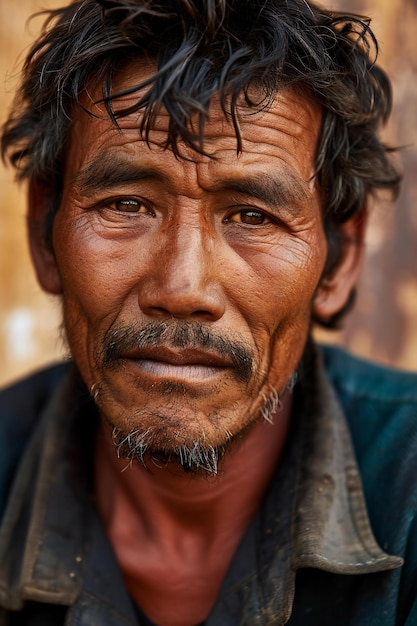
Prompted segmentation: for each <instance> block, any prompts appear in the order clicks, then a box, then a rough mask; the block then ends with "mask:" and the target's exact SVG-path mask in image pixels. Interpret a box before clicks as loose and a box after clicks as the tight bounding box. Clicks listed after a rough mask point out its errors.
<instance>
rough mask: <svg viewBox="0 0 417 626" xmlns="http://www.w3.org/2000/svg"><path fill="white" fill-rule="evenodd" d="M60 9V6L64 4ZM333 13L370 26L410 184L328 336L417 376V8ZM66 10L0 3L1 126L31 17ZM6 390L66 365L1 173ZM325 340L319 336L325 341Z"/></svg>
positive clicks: (376, 236) (372, 238) (381, 1)
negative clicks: (55, 363)
mask: <svg viewBox="0 0 417 626" xmlns="http://www.w3.org/2000/svg"><path fill="white" fill-rule="evenodd" d="M62 2H64V0H62ZM323 4H325V5H326V6H329V7H330V6H331V7H333V8H339V9H343V7H345V8H346V9H348V10H356V11H359V12H362V13H366V14H368V15H370V16H372V17H373V18H374V20H373V26H374V29H375V31H376V33H377V35H378V37H379V39H380V41H381V47H382V53H381V63H382V65H383V66H384V67H385V68H386V69H387V70H388V72H389V73H390V75H391V77H392V79H393V84H394V91H395V112H394V116H393V120H392V123H391V124H390V127H389V128H388V129H387V134H386V136H387V139H388V140H389V141H391V142H392V143H396V144H401V145H403V146H405V148H404V150H403V151H402V162H403V168H404V171H405V176H406V182H405V185H404V189H403V193H402V195H401V197H400V199H399V201H398V202H397V203H396V205H395V206H394V207H390V206H387V205H382V206H378V207H376V208H375V209H374V211H373V216H372V219H371V224H370V229H369V237H368V244H367V261H366V271H365V272H364V275H363V279H362V282H361V285H360V292H359V300H358V304H357V308H356V311H355V313H354V314H353V315H352V316H351V317H350V319H349V321H348V323H347V325H346V328H345V330H344V331H343V332H342V333H338V334H337V335H334V334H332V335H326V336H324V338H325V340H326V341H337V342H339V343H344V344H346V345H348V346H350V347H351V348H352V349H353V350H354V351H355V352H357V353H359V354H362V355H364V356H367V357H371V358H374V359H377V360H379V361H382V362H387V363H393V364H396V365H400V366H404V367H407V368H409V369H414V370H417V208H416V200H417V183H415V182H414V181H415V179H416V177H417V149H416V143H417V81H416V65H417V39H416V37H415V28H416V26H417V8H416V7H415V2H414V0H363V1H362V0H361V1H359V0H356V1H355V0H350V1H349V2H347V1H346V0H344V1H343V0H339V1H338V0H333V2H331V1H330V0H328V1H327V2H325V3H323ZM60 5H61V1H59V2H57V1H56V0H49V2H45V1H43V2H41V1H40V0H0V102H1V107H0V120H3V119H4V116H5V111H6V110H7V108H8V107H9V106H10V102H11V96H12V93H13V90H14V87H15V85H16V77H15V74H16V72H17V69H18V65H16V59H17V57H18V55H19V54H20V53H21V52H22V50H23V49H24V48H26V47H27V46H28V44H29V42H30V41H31V40H32V39H33V38H34V36H35V35H36V33H37V32H38V30H39V27H40V23H41V20H39V19H36V20H35V21H33V22H31V23H30V24H29V25H28V24H26V20H27V18H28V16H29V15H30V14H31V13H33V12H34V11H35V10H39V9H40V8H41V6H42V7H45V6H46V7H54V6H55V7H56V6H60ZM0 207H1V210H0V384H4V383H6V382H8V381H10V380H12V379H14V378H16V377H18V376H20V375H23V374H24V373H26V372H27V371H30V370H32V369H33V368H35V367H38V366H40V365H41V364H44V363H47V362H50V361H51V360H54V359H57V358H60V357H61V356H62V355H63V354H64V348H63V345H62V341H61V339H60V332H59V325H60V310H59V303H57V302H55V301H54V300H53V299H51V298H50V297H47V296H45V295H44V294H43V293H41V290H40V288H39V287H38V286H37V283H36V280H35V277H34V274H33V271H32V269H31V265H30V261H29V254H28V251H27V245H26V237H25V190H24V189H21V190H19V189H18V188H17V187H16V185H15V184H14V183H13V182H12V173H11V172H10V171H6V170H4V169H3V168H0ZM320 337H323V335H320Z"/></svg>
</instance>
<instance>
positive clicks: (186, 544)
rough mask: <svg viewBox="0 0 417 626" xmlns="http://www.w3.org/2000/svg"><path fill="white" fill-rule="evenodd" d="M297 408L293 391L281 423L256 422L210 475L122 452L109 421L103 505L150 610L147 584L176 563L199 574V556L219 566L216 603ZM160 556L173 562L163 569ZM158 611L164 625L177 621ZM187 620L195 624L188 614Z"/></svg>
mask: <svg viewBox="0 0 417 626" xmlns="http://www.w3.org/2000/svg"><path fill="white" fill-rule="evenodd" d="M290 413H291V398H290V396H289V395H288V394H286V395H285V396H284V397H283V409H282V410H281V411H280V412H279V413H278V414H276V415H275V416H273V420H272V422H273V423H269V422H266V421H262V422H259V423H257V424H255V425H254V426H253V427H252V428H251V429H250V430H248V432H247V433H246V434H245V437H244V438H243V439H242V440H241V441H240V442H239V443H238V444H236V447H235V448H234V449H232V450H231V451H230V452H227V453H226V455H225V457H224V458H223V459H222V461H221V463H220V465H219V470H220V471H219V474H218V475H215V476H207V477H205V476H202V475H191V474H188V473H186V472H184V470H183V469H182V468H181V467H179V466H177V465H175V464H174V463H171V464H168V465H166V466H164V467H157V466H155V465H153V464H152V463H151V464H150V465H149V468H146V467H144V466H143V465H141V464H139V463H133V464H129V462H128V461H126V460H123V459H118V458H117V455H116V450H115V447H114V445H113V443H112V441H111V429H110V427H109V426H107V425H106V424H105V423H104V422H103V423H102V426H101V429H100V431H99V435H98V438H97V447H96V457H95V488H96V497H97V505H98V509H99V513H100V515H101V518H102V520H103V522H104V526H105V529H106V531H107V534H108V536H109V538H110V541H111V543H112V544H113V548H114V550H115V552H116V555H117V557H118V560H119V563H120V565H121V568H122V572H123V573H124V575H125V580H126V583H127V586H128V588H129V591H130V592H131V594H132V595H133V596H134V597H135V598H136V600H137V602H138V603H139V604H140V605H141V606H142V607H143V608H144V610H145V609H146V599H145V598H144V597H143V596H142V593H141V590H143V589H146V588H147V583H149V582H150V585H151V586H150V588H149V585H148V590H147V597H148V598H150V597H152V590H153V588H154V587H155V584H154V586H153V587H152V580H155V581H156V580H159V579H160V577H161V575H163V572H165V575H167V576H169V568H170V567H171V570H172V571H173V572H175V573H176V575H177V579H178V580H180V579H181V572H182V570H183V569H184V568H185V569H187V572H189V574H190V581H192V579H193V574H192V572H193V563H194V570H195V572H197V571H198V570H201V563H202V562H204V563H205V564H206V565H207V567H205V572H206V573H207V570H208V569H209V570H210V569H211V580H210V585H211V588H210V589H208V590H207V592H206V596H210V598H211V599H210V601H207V611H208V610H209V608H210V607H211V604H212V603H213V601H214V599H215V597H216V595H217V592H218V589H219V587H220V584H221V582H222V579H223V577H224V575H225V573H226V571H227V567H228V565H229V563H230V560H231V558H232V556H233V554H234V552H235V550H236V548H237V545H238V543H239V541H240V539H241V538H242V536H243V534H244V532H245V530H246V529H247V527H248V525H249V523H250V522H251V520H252V519H253V517H254V516H255V514H256V512H257V511H258V510H259V508H260V505H261V502H262V499H263V496H264V494H265V491H266V489H267V487H268V485H269V483H270V480H271V477H272V475H273V472H274V470H275V467H276V465H277V462H278V460H279V458H280V456H281V452H282V449H283V447H284V444H285V441H286V438H287V434H288V427H289V418H290ZM153 560H154V563H152V561H153ZM157 562H162V563H164V564H165V565H164V570H163V572H162V571H161V572H159V574H158V567H157ZM170 564H171V565H170ZM182 573H184V572H182ZM158 576H159V578H158ZM194 576H195V573H194ZM171 578H172V576H171ZM185 578H187V576H185ZM190 581H189V582H190ZM136 583H138V585H137V584H136ZM139 583H140V585H139ZM165 590H166V584H165ZM178 593H179V591H178V590H176V594H177V595H178ZM188 594H189V587H188ZM197 604H198V605H199V606H204V601H203V602H201V598H200V599H199V601H198V602H197ZM152 608H153V607H152V606H151V610H150V611H149V608H148V614H149V616H150V617H152ZM203 612H204V611H203ZM153 617H154V619H155V618H156V621H157V623H158V624H159V623H160V624H165V623H166V624H170V623H171V622H170V621H169V620H168V621H164V619H162V617H161V616H158V615H154V616H153ZM204 617H205V616H204V615H202V616H198V619H200V618H202V619H204ZM181 619H182V620H183V622H182V623H183V624H186V623H187V620H186V618H185V617H184V616H183V617H182V618H181ZM158 620H159V621H158ZM200 621H201V619H200ZM180 623H181V622H180ZM190 623H192V621H191V622H190ZM194 623H195V622H194Z"/></svg>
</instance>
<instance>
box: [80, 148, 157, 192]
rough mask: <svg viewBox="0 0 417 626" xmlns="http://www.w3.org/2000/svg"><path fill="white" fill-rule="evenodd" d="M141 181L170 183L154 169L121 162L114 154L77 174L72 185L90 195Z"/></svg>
mask: <svg viewBox="0 0 417 626" xmlns="http://www.w3.org/2000/svg"><path fill="white" fill-rule="evenodd" d="M141 180H155V181H159V182H162V183H168V177H167V176H165V175H164V174H163V173H162V172H160V171H158V170H157V169H155V168H154V167H147V166H143V165H140V164H139V163H136V162H132V161H127V160H121V159H120V158H117V156H116V157H115V156H114V154H106V153H104V154H102V155H100V157H96V158H95V159H93V160H92V161H91V163H89V164H88V165H87V166H86V167H85V168H83V169H82V170H80V171H79V172H77V174H75V176H74V178H73V179H72V185H73V186H74V187H75V189H77V191H79V192H81V193H85V194H87V195H88V194H94V193H96V192H98V191H101V190H103V189H111V188H112V187H117V186H119V185H126V184H129V183H135V182H139V181H141Z"/></svg>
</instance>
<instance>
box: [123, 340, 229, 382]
mask: <svg viewBox="0 0 417 626" xmlns="http://www.w3.org/2000/svg"><path fill="white" fill-rule="evenodd" d="M124 359H125V360H126V361H128V362H130V363H132V365H134V367H135V368H137V369H138V370H139V371H140V372H141V373H142V374H144V375H146V376H149V377H151V378H154V379H158V380H170V381H179V382H183V383H186V382H204V381H205V380H209V379H212V378H213V377H215V376H218V375H219V374H222V373H224V371H225V370H227V369H231V368H232V367H233V364H232V363H231V362H230V361H229V360H228V359H227V358H226V357H223V356H221V355H218V354H214V353H212V352H206V351H202V350H195V349H190V348H189V349H186V350H173V349H171V348H166V347H160V346H158V347H154V348H146V349H143V350H141V349H137V350H133V351H130V352H128V353H127V354H126V355H125V356H124Z"/></svg>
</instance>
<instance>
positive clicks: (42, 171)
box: [2, 0, 400, 326]
mask: <svg viewBox="0 0 417 626" xmlns="http://www.w3.org/2000/svg"><path fill="white" fill-rule="evenodd" d="M377 54H378V45H377V41H376V39H375V37H374V35H373V33H372V31H371V30H370V28H369V20H368V19H365V18H361V17H359V16H356V15H342V14H339V13H333V12H330V11H327V10H324V9H322V8H319V7H318V6H316V5H314V4H311V3H309V2H307V1H306V0H81V1H78V2H73V3H71V4H70V5H68V6H66V7H63V8H61V9H57V10H52V11H49V12H47V19H46V22H45V25H44V29H43V32H42V35H41V37H40V38H39V39H38V40H37V41H36V42H35V44H34V45H33V47H32V48H31V50H30V52H29V54H28V56H27V59H26V63H25V65H24V70H23V79H22V83H21V87H20V90H19V92H18V94H17V97H16V101H15V104H14V107H13V110H12V113H11V115H10V117H9V119H8V121H6V123H5V125H4V128H3V136H2V155H3V159H7V158H8V159H9V160H10V162H11V163H12V165H13V166H15V168H16V169H17V176H18V178H19V179H26V178H38V179H41V180H43V181H45V182H46V183H47V184H48V185H49V186H50V188H51V199H52V200H51V204H52V209H51V213H52V218H53V213H54V211H56V210H57V208H58V207H59V202H60V194H61V185H62V179H63V170H64V162H65V161H64V160H65V152H66V146H67V143H68V137H69V135H70V132H71V114H72V111H73V108H74V107H75V106H82V105H81V103H80V96H81V95H82V94H83V92H84V91H85V90H86V88H87V87H91V85H92V84H94V85H97V84H101V85H102V94H103V102H104V103H105V105H106V108H107V112H108V115H109V116H110V118H111V119H112V120H113V122H114V124H116V125H117V120H118V118H120V117H122V116H124V115H128V114H129V113H131V112H133V111H137V110H141V111H142V113H143V115H142V121H141V127H140V131H141V134H142V136H143V137H144V138H145V139H146V138H147V137H148V134H149V132H150V130H151V128H152V125H153V123H154V120H155V118H156V116H157V115H158V112H159V110H160V109H161V107H164V108H165V109H166V110H167V111H168V113H169V117H170V122H169V129H168V133H167V136H166V146H167V147H170V148H171V149H173V150H174V152H176V153H177V154H178V142H179V141H180V140H182V141H184V142H186V143H187V144H188V145H190V146H191V147H193V148H194V149H195V150H196V151H198V152H204V127H205V121H206V117H207V112H208V109H209V106H210V101H211V98H212V97H213V95H214V94H218V95H219V96H220V102H221V106H222V108H223V110H224V113H225V115H226V116H230V119H231V120H232V122H233V124H234V127H235V132H236V140H237V150H238V151H239V150H240V149H241V140H240V134H239V125H238V121H237V101H238V99H239V98H240V97H241V96H242V95H243V96H244V99H245V103H246V105H247V107H248V108H249V109H251V110H254V111H256V110H258V109H261V108H266V107H268V106H269V105H270V104H271V103H272V102H273V99H274V97H275V95H276V94H277V92H278V91H279V90H280V89H282V88H283V87H288V86H290V87H293V88H294V89H302V90H303V91H304V92H305V91H308V92H309V93H311V94H312V95H313V97H315V98H316V99H317V100H318V102H319V103H320V104H321V105H322V107H323V122H322V129H321V135H320V140H319V145H318V147H317V154H316V175H317V179H318V182H319V184H320V186H321V189H322V192H323V198H324V200H323V212H324V224H325V229H326V234H327V238H328V242H329V253H328V258H327V263H326V267H325V273H324V274H325V275H331V272H332V271H333V270H334V268H335V267H336V266H337V263H338V260H339V258H340V254H341V250H342V247H343V241H342V238H341V235H340V225H341V224H343V222H345V221H346V220H348V219H349V218H351V217H352V216H354V215H357V214H361V212H364V211H365V209H366V205H367V200H368V198H369V196H370V194H372V193H374V192H375V191H376V190H378V189H384V188H385V189H389V190H391V191H392V192H393V193H394V194H396V192H397V190H398V186H399V180H400V177H399V174H398V172H397V171H396V168H395V166H394V165H393V163H392V160H391V155H390V152H391V150H390V149H389V148H388V147H386V146H385V145H383V144H382V143H381V141H380V139H379V136H378V133H379V129H380V126H381V124H383V123H384V122H385V121H386V119H387V117H388V115H389V113H390V110H391V89H390V83H389V80H388V78H387V76H386V74H385V73H384V72H383V71H382V70H381V69H380V68H379V67H378V66H377V65H376V64H375V62H376V58H377ZM138 58H143V59H146V60H147V61H151V62H152V63H154V64H155V66H156V68H157V69H156V72H155V74H154V75H153V76H152V77H151V78H148V79H147V80H146V81H145V82H143V83H141V84H138V85H136V86H133V87H131V88H130V89H129V90H125V91H124V92H118V93H114V92H113V87H112V85H113V79H114V76H115V74H116V73H117V71H118V69H119V68H120V67H121V66H122V65H124V64H126V63H128V62H129V61H130V60H133V59H138ZM253 85H256V87H257V89H256V93H258V94H261V95H260V97H259V99H257V100H256V101H255V100H254V98H253V96H251V94H252V93H253V90H251V89H250V87H252V86H253ZM144 87H145V88H146V89H145V95H139V94H138V98H137V101H136V103H135V104H134V105H133V106H131V107H129V108H126V109H124V110H122V111H121V110H119V109H118V110H117V113H116V112H115V111H114V110H113V106H112V103H113V101H114V100H115V99H116V98H118V97H119V96H121V95H123V94H126V93H127V92H129V93H135V92H136V91H138V92H139V90H141V89H143V88H144ZM141 94H143V92H141ZM195 116H197V119H198V122H199V123H198V124H197V128H196V125H193V126H191V125H190V119H191V118H192V117H193V118H195ZM49 224H51V220H49ZM49 227H50V226H49ZM46 230H47V228H46ZM351 300H352V299H351ZM345 312H346V307H345V309H344V310H343V311H341V312H340V313H338V314H337V315H336V316H335V317H333V318H332V319H327V320H315V321H318V322H320V323H322V324H324V325H327V326H335V325H336V324H337V322H338V319H339V318H340V317H341V316H342V315H343V314H344V313H345Z"/></svg>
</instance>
